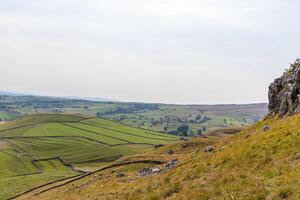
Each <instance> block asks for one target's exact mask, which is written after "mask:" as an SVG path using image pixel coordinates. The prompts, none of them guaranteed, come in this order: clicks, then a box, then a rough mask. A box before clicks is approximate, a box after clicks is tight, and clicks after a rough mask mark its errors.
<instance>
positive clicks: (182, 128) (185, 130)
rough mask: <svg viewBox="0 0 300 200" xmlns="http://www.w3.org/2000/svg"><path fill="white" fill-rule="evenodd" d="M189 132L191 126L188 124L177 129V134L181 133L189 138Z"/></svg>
mask: <svg viewBox="0 0 300 200" xmlns="http://www.w3.org/2000/svg"><path fill="white" fill-rule="evenodd" d="M188 131H189V126H188V125H186V124H184V125H181V126H179V127H178V128H177V132H179V133H181V134H182V136H187V133H188Z"/></svg>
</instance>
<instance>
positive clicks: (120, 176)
mask: <svg viewBox="0 0 300 200" xmlns="http://www.w3.org/2000/svg"><path fill="white" fill-rule="evenodd" d="M124 176H125V173H123V172H119V173H117V175H116V177H117V178H122V177H124Z"/></svg>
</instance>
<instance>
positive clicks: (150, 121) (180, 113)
mask: <svg viewBox="0 0 300 200" xmlns="http://www.w3.org/2000/svg"><path fill="white" fill-rule="evenodd" d="M0 105H2V106H1V107H0V119H2V120H6V121H7V120H12V119H14V118H16V117H18V116H23V115H25V114H38V113H67V114H83V115H89V116H93V117H96V116H97V117H101V118H106V119H110V120H114V121H118V122H120V123H122V124H126V125H130V126H135V127H138V128H143V129H148V130H153V131H159V132H165V133H170V134H174V135H181V134H183V132H180V131H178V128H180V127H181V126H183V125H187V126H188V130H186V131H184V132H186V134H188V135H198V134H200V133H201V134H203V133H207V132H208V131H213V130H215V129H218V128H224V127H232V126H246V125H249V124H253V123H255V122H256V121H258V120H260V119H262V118H263V116H265V114H266V112H267V104H247V105H168V104H147V103H123V102H94V101H88V100H80V99H75V100H74V99H64V98H53V97H36V96H0ZM1 112H2V116H1Z"/></svg>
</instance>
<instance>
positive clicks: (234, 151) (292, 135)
mask: <svg viewBox="0 0 300 200" xmlns="http://www.w3.org/2000/svg"><path fill="white" fill-rule="evenodd" d="M265 125H268V126H270V127H271V129H270V130H268V131H264V130H263V126H265ZM187 145H188V147H186V148H183V147H182V146H181V145H180V144H172V145H170V146H166V147H163V148H161V149H159V150H155V151H154V152H152V153H147V154H144V155H140V156H136V157H131V158H130V157H128V158H127V159H134V160H139V159H140V160H141V159H145V158H147V159H153V158H156V159H160V160H163V159H165V160H166V159H171V158H174V157H176V158H178V159H179V162H180V163H179V165H178V166H177V167H175V168H174V169H172V170H169V171H167V172H164V173H162V174H159V175H156V176H149V177H143V178H141V177H137V171H138V170H139V169H141V168H143V167H145V166H140V165H138V164H136V165H126V166H123V167H115V168H111V169H109V170H104V171H101V172H98V173H95V174H93V175H90V176H88V177H85V178H82V179H80V180H77V181H75V182H71V183H69V184H65V185H63V186H60V187H57V188H55V189H52V190H49V191H47V192H44V193H41V194H40V195H37V196H35V198H33V199H67V198H68V199H73V200H76V199H151V200H153V199H157V200H158V199H180V200H182V199H183V200H188V199H197V200H208V199H209V200H233V199H234V200H262V199H268V200H281V199H293V200H297V199H300V181H299V180H300V149H299V146H300V115H296V116H291V117H287V118H285V119H278V118H272V119H267V120H264V121H262V122H259V123H257V124H255V125H253V126H251V127H248V128H246V129H245V130H243V131H242V132H241V133H239V134H237V135H234V136H231V137H225V138H216V137H208V138H203V139H198V140H195V141H192V142H188V143H187ZM207 145H213V146H214V148H215V150H214V152H213V153H205V152H204V151H203V149H204V147H205V146H207ZM170 149H172V150H173V151H174V154H172V155H169V154H167V153H166V152H167V151H168V150H170ZM112 170H114V171H117V172H118V171H124V172H125V173H126V176H125V177H124V178H116V175H115V174H112V173H111V172H112ZM29 197H30V199H32V196H29Z"/></svg>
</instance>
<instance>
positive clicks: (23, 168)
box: [0, 114, 177, 199]
mask: <svg viewBox="0 0 300 200" xmlns="http://www.w3.org/2000/svg"><path fill="white" fill-rule="evenodd" d="M176 140H177V137H175V136H171V135H167V134H163V133H157V132H153V131H148V130H143V129H138V128H134V127H130V126H125V125H122V124H119V123H116V122H113V121H109V120H105V119H100V118H92V117H85V116H80V115H63V114H37V115H28V116H25V117H22V118H20V119H17V120H15V121H11V122H8V123H5V124H3V125H1V126H0V168H1V171H0V191H1V193H0V199H8V198H11V197H14V196H16V195H19V194H21V193H23V192H26V191H28V190H30V189H33V188H36V187H38V186H41V185H43V184H46V183H49V182H53V181H57V180H62V179H66V178H70V177H74V176H80V175H82V174H84V173H85V172H86V171H83V169H86V168H87V167H89V166H97V165H99V166H101V163H107V162H111V161H115V160H117V159H119V158H121V157H122V156H124V155H130V154H135V153H142V152H146V151H149V150H151V149H153V145H155V144H168V143H171V142H173V141H176ZM8 186H9V187H8Z"/></svg>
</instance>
